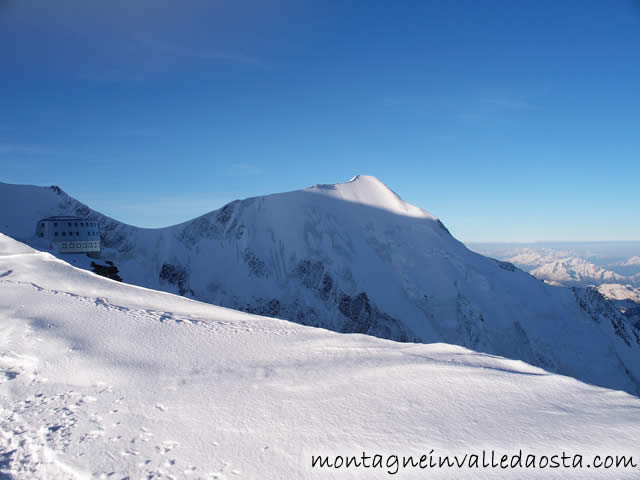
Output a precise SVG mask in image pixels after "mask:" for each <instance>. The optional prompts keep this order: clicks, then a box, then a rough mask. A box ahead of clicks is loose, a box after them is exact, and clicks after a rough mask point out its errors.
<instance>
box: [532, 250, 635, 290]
mask: <svg viewBox="0 0 640 480" xmlns="http://www.w3.org/2000/svg"><path fill="white" fill-rule="evenodd" d="M529 273H531V275H533V276H535V277H536V278H540V279H542V280H546V281H548V282H550V283H554V284H556V285H564V286H587V285H601V284H604V283H626V282H627V281H629V280H630V279H629V278H628V277H625V276H624V275H619V274H617V273H615V272H612V271H610V270H606V269H604V268H602V267H598V266H597V265H594V264H593V263H591V262H589V261H587V260H585V259H584V258H580V257H565V258H560V259H556V260H553V261H551V262H548V263H544V264H542V265H541V266H539V267H537V268H534V269H533V270H531V271H530V272H529Z"/></svg>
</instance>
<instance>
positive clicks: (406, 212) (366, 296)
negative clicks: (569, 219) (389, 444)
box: [0, 176, 640, 392]
mask: <svg viewBox="0 0 640 480" xmlns="http://www.w3.org/2000/svg"><path fill="white" fill-rule="evenodd" d="M1 187H2V188H0V199H1V198H3V196H4V198H7V199H11V198H13V195H15V191H16V190H18V191H20V190H21V189H27V190H28V192H27V191H26V190H25V191H24V192H21V193H20V195H22V196H23V198H24V200H23V201H22V202H21V204H20V205H19V209H20V210H21V214H20V217H19V218H20V221H19V222H16V226H15V227H14V226H13V223H12V218H9V217H5V216H4V212H2V213H0V225H4V228H5V229H6V230H5V231H6V233H9V234H11V235H14V236H15V237H17V238H20V239H24V240H26V241H28V242H31V244H32V245H34V246H36V247H37V248H46V245H39V244H38V242H37V241H36V240H34V239H33V238H32V233H31V231H32V230H33V227H30V228H27V227H28V225H29V223H31V224H32V225H33V226H35V221H36V220H37V219H38V218H40V217H42V216H45V215H53V214H63V213H67V214H75V215H79V216H83V217H87V218H90V219H94V220H97V221H98V222H99V223H100V230H101V232H102V244H103V245H104V246H105V251H104V252H103V257H104V259H106V260H111V261H113V262H114V263H115V265H116V266H117V267H118V268H119V270H120V275H121V276H122V278H123V279H124V281H126V282H129V283H133V284H137V285H141V286H145V287H150V288H157V289H162V290H166V291H169V292H175V293H179V294H181V295H186V296H189V297H192V298H196V299H199V300H203V301H206V302H210V303H213V304H217V305H222V306H226V307H231V308H235V309H239V310H244V311H247V312H250V313H257V314H261V315H267V316H272V317H279V318H284V319H289V320H292V321H296V322H298V323H302V324H305V325H312V326H320V327H324V328H328V329H331V330H335V331H339V332H353V333H367V334H371V335H376V336H379V337H384V338H390V339H395V340H403V341H407V340H409V341H417V342H446V343H452V344H457V345H462V346H465V347H468V348H472V349H475V350H480V351H483V352H488V353H492V354H498V355H502V356H506V357H509V358H514V359H521V360H524V361H526V362H528V363H531V364H533V365H537V366H541V367H543V368H545V369H548V370H551V371H555V372H560V373H563V374H567V375H571V376H574V377H576V378H580V379H582V380H584V381H587V382H591V383H595V384H598V385H603V386H608V387H613V388H618V389H625V390H627V391H630V392H636V391H638V379H639V378H640V355H639V342H640V340H638V337H637V332H635V330H633V329H632V328H631V326H630V325H628V324H627V323H626V322H623V323H622V324H619V322H618V320H620V318H621V317H616V316H615V315H616V314H617V313H616V312H614V317H612V318H610V317H609V316H605V317H603V318H601V317H600V316H599V312H601V311H602V310H603V309H604V308H605V306H606V305H607V302H606V300H605V299H604V298H603V297H602V296H601V295H588V296H587V297H585V298H582V297H580V295H579V293H580V292H579V291H578V290H576V291H571V290H569V289H565V288H554V287H551V286H548V285H545V284H544V283H543V282H541V281H539V280H536V279H535V278H533V277H532V276H531V275H529V274H527V273H524V272H522V271H520V270H518V269H516V268H515V267H514V266H513V265H512V264H510V263H507V262H500V261H496V260H493V259H490V258H487V257H483V256H481V255H479V254H476V253H473V252H471V251H470V250H468V249H467V248H466V247H465V246H464V245H463V244H462V243H460V242H458V241H457V240H456V239H454V238H453V237H452V236H451V234H450V233H449V232H448V230H447V229H446V228H445V227H444V225H443V224H442V223H441V222H440V221H439V220H438V219H437V218H436V217H434V216H432V215H430V214H429V213H427V212H425V211H424V210H421V209H419V208H417V207H413V206H411V205H408V204H407V203H405V202H403V201H402V200H401V199H400V198H399V197H398V196H397V195H396V194H395V193H393V192H392V191H391V190H390V189H388V188H387V187H386V186H385V185H384V184H383V183H382V182H380V181H379V180H378V179H376V178H374V177H366V176H358V177H354V178H353V179H352V180H351V181H350V182H346V183H342V184H335V185H316V186H314V187H311V188H308V189H304V190H299V191H294V192H288V193H282V194H275V195H269V196H265V197H256V198H250V199H246V200H239V201H235V202H232V203H230V204H228V205H226V206H224V207H223V208H221V209H219V210H216V211H213V212H210V213H208V214H206V215H203V216H201V217H199V218H196V219H194V220H192V221H189V222H185V223H183V224H180V225H176V226H173V227H168V228H164V229H155V230H154V229H138V228H135V227H131V226H128V225H124V224H121V223H119V222H117V221H115V220H112V219H109V218H107V217H104V216H102V215H100V214H99V213H97V212H94V211H92V210H90V209H89V208H88V207H86V206H85V205H83V204H81V203H79V202H77V201H76V200H74V199H72V198H70V197H69V196H67V195H66V194H64V192H61V191H59V190H55V189H53V190H51V189H44V188H41V189H39V190H38V189H37V187H20V186H6V185H2V186H1ZM34 188H35V189H36V191H37V192H38V193H37V194H35V195H33V196H31V193H30V192H33V189H34ZM30 199H31V200H30ZM62 258H64V259H65V260H68V261H70V262H73V263H74V264H75V265H78V266H81V267H84V268H88V266H89V259H87V258H86V257H73V256H62Z"/></svg>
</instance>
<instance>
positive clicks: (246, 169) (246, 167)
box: [229, 163, 264, 175]
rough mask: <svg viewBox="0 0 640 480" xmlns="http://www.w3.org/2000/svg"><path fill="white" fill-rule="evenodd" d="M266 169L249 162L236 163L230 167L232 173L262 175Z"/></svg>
mask: <svg viewBox="0 0 640 480" xmlns="http://www.w3.org/2000/svg"><path fill="white" fill-rule="evenodd" d="M263 173H264V169H263V168H261V167H258V166H256V165H250V164H248V163H234V164H232V165H231V167H230V169H229V174H230V175H262V174H263Z"/></svg>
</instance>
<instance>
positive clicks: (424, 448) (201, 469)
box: [0, 234, 640, 480]
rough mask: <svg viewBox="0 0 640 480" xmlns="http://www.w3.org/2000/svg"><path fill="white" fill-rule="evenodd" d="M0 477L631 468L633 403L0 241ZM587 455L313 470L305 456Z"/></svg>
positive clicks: (484, 475)
mask: <svg viewBox="0 0 640 480" xmlns="http://www.w3.org/2000/svg"><path fill="white" fill-rule="evenodd" d="M0 324H1V325H2V328H1V329H0V382H2V383H1V384H0V478H2V479H32V478H38V479H40V478H48V479H77V478H101V479H123V478H128V479H141V478H144V479H151V478H153V479H156V478H158V479H170V478H174V479H182V478H184V479H191V478H193V479H196V478H206V479H214V478H217V479H233V478H247V479H278V480H280V479H307V478H339V479H342V478H462V479H466V478H469V479H490V478H491V479H493V478H513V479H521V478H544V479H554V478H555V479H560V478H562V479H564V478H590V479H591V478H606V479H609V478H616V479H633V478H638V476H639V475H640V470H639V469H638V468H630V467H629V468H620V469H609V470H604V469H602V470H598V469H594V468H587V464H589V463H590V462H591V459H592V456H593V455H602V456H603V457H604V456H605V455H635V460H636V462H640V450H639V448H640V447H639V445H640V413H639V412H640V400H639V399H638V398H637V397H634V396H631V395H629V394H627V393H624V392H620V391H613V390H608V389H604V388H599V387H595V386H590V385H587V384H584V383H581V382H579V381H577V380H575V379H573V378H570V377H565V376H560V375H556V374H552V373H549V372H547V371H545V370H542V369H540V368H536V367H533V366H530V365H527V364H526V363H524V362H521V361H515V360H509V359H505V358H500V357H496V356H492V355H487V354H484V353H479V352H475V351H472V350H468V349H465V348H462V347H458V346H453V345H446V344H430V345H424V344H413V343H397V342H393V341H389V340H383V339H378V338H374V337H371V336H366V335H359V334H353V335H347V334H339V333H334V332H330V331H327V330H324V329H319V328H310V327H305V326H301V325H299V324H295V323H290V322H287V321H283V320H276V319H271V318H266V317H260V316H254V315H250V314H247V313H241V312H237V311H233V310H229V309H225V308H221V307H217V306H212V305H207V304H204V303H199V302H196V301H193V300H189V299H186V298H183V297H179V296H175V295H172V294H168V293H164V292H157V291H153V290H148V289H145V288H140V287H135V286H130V285H125V284H121V283H118V282H114V281H111V280H108V279H105V278H102V277H98V276H96V275H94V274H92V273H90V272H87V271H84V270H80V269H77V268H75V267H72V266H70V265H69V264H67V263H65V262H64V261H62V260H59V259H57V258H55V257H53V256H52V255H50V254H49V253H44V252H38V251H35V250H32V249H31V248H29V247H27V246H25V245H23V244H21V243H19V242H17V241H14V240H13V239H11V238H9V237H7V236H5V235H1V234H0ZM482 449H487V451H488V450H490V449H495V450H496V451H497V452H498V453H500V454H502V453H505V454H516V453H517V452H518V450H520V449H522V450H523V452H524V453H525V454H534V453H535V454H537V455H538V456H542V455H548V456H551V455H554V454H558V455H559V454H561V453H562V452H563V451H564V452H567V454H570V455H577V454H580V455H583V456H584V464H583V468H582V469H564V468H560V469H549V468H546V469H542V470H540V469H539V468H536V469H525V468H516V469H513V470H510V469H507V470H502V469H499V468H498V469H481V468H480V469H462V470H458V469H453V470H452V469H444V470H438V469H428V470H420V469H411V468H408V469H402V468H400V469H399V470H396V471H397V473H396V474H395V475H392V474H390V473H389V472H393V471H394V470H395V469H394V467H393V462H391V465H392V466H391V467H390V468H388V467H386V464H385V467H383V468H368V469H365V468H340V469H336V468H333V469H318V468H316V469H312V468H311V458H312V455H333V456H335V455H356V456H360V455H362V453H363V452H366V453H367V454H369V455H376V454H380V455H385V457H384V458H386V459H388V458H393V457H392V456H393V455H398V456H402V455H415V456H416V458H418V456H419V455H422V454H429V453H430V452H431V450H433V453H432V455H435V456H437V455H447V454H449V455H453V454H456V453H457V454H460V455H463V454H465V453H467V454H470V455H471V454H480V452H481V450H482Z"/></svg>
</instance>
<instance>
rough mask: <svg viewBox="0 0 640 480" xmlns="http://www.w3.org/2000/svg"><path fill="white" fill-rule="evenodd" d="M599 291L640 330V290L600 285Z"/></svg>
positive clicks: (622, 286)
mask: <svg viewBox="0 0 640 480" xmlns="http://www.w3.org/2000/svg"><path fill="white" fill-rule="evenodd" d="M598 291H599V292H600V293H601V294H602V295H603V296H604V297H605V298H606V299H608V300H609V301H611V302H612V303H613V305H614V306H615V307H616V308H617V309H618V310H619V311H620V312H621V313H622V314H623V315H624V316H625V317H627V319H628V320H629V322H631V324H632V325H635V327H636V328H638V329H640V288H634V287H632V286H631V285H619V284H615V283H611V284H603V285H600V286H599V287H598Z"/></svg>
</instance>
